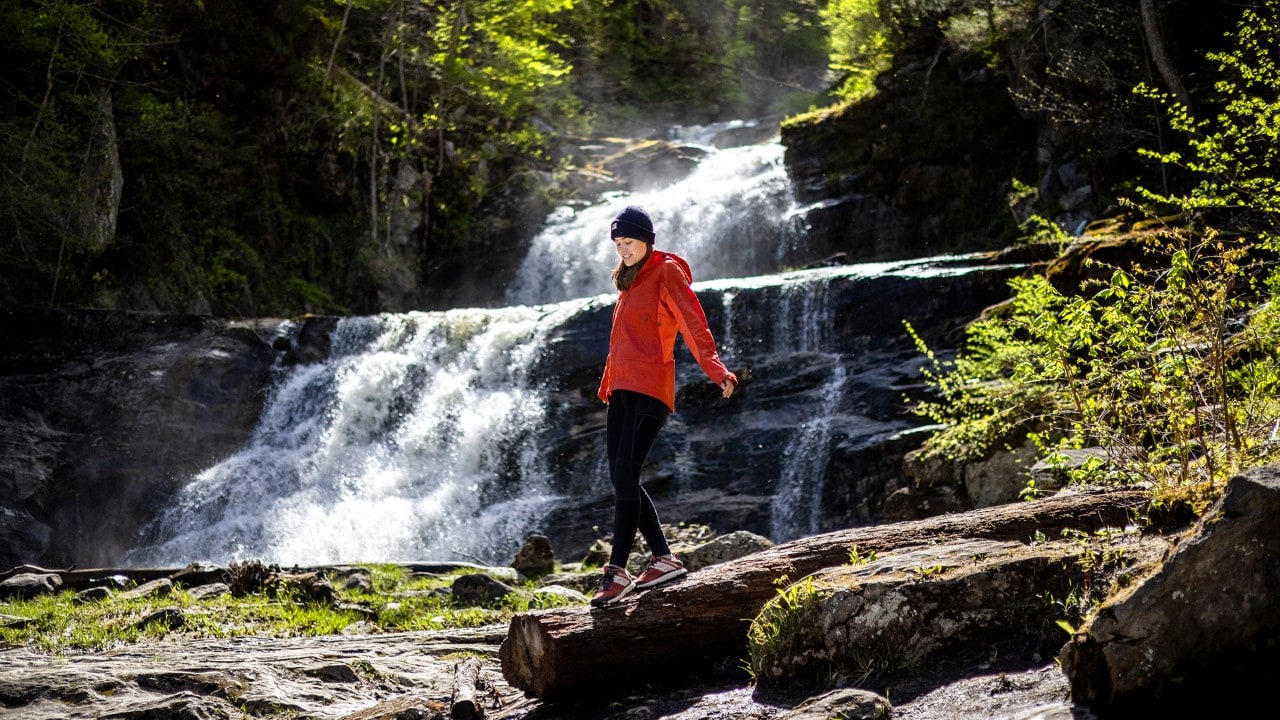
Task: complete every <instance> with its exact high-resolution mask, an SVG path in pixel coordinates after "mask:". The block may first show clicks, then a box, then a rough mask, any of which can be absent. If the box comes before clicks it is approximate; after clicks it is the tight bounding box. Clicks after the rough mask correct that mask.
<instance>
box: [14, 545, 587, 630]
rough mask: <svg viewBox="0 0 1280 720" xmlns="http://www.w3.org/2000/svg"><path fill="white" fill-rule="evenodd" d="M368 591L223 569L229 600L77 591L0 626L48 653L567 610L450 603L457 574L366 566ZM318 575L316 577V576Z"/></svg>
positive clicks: (453, 624) (476, 621) (514, 600)
mask: <svg viewBox="0 0 1280 720" xmlns="http://www.w3.org/2000/svg"><path fill="white" fill-rule="evenodd" d="M368 567H369V570H370V575H371V580H372V585H373V588H372V590H371V591H361V590H337V591H336V592H334V595H333V597H332V599H331V601H323V602H322V601H317V598H320V597H324V593H321V592H317V589H316V587H314V586H313V585H314V583H313V585H307V582H309V580H308V578H310V577H311V576H310V575H308V574H301V575H294V576H291V575H289V574H288V573H282V572H281V570H280V568H279V567H277V566H274V565H264V564H263V563H261V562H257V561H247V562H244V563H239V564H236V565H235V566H233V567H229V568H228V572H229V575H230V576H231V577H230V578H229V579H230V582H229V585H231V586H232V592H230V593H228V594H226V595H222V596H219V597H214V598H208V599H204V600H196V599H195V598H193V597H192V596H191V594H190V593H188V592H187V591H186V590H185V589H182V588H177V589H175V590H174V591H173V592H172V593H170V594H169V595H168V596H165V597H152V598H142V599H137V600H122V599H120V598H119V597H118V596H113V597H110V598H108V599H105V600H101V601H98V602H93V603H77V602H75V601H74V598H75V593H72V592H63V593H59V594H56V595H41V596H38V597H36V598H32V599H30V600H10V601H5V602H0V615H3V616H6V617H8V618H16V619H19V621H18V622H14V621H12V620H10V621H7V622H6V623H5V624H4V625H0V644H3V643H12V644H15V645H32V646H35V647H38V648H40V649H42V650H46V651H49V652H64V651H67V650H92V651H101V650H108V649H112V648H115V647H120V646H123V645H129V644H132V643H136V642H139V641H143V640H146V639H158V638H161V637H164V638H166V639H169V640H179V639H182V638H226V637H239V636H260V637H289V636H299V635H301V636H319V635H332V634H336V633H339V632H341V631H342V629H343V628H346V627H347V626H349V625H352V624H354V623H356V622H359V621H365V622H366V623H367V629H366V631H367V632H400V631H410V630H439V629H445V628H459V627H479V626H482V625H490V624H494V623H503V622H508V621H510V619H511V616H512V615H513V614H514V613H516V612H523V611H526V610H528V609H529V608H530V607H531V606H538V607H551V606H555V605H557V604H564V602H563V601H557V600H553V599H540V600H537V601H534V600H531V599H530V598H529V597H528V595H519V596H517V595H508V596H507V598H505V599H504V600H503V601H502V602H501V603H499V604H498V605H497V606H496V607H475V606H469V605H464V604H460V603H457V602H455V601H454V599H453V598H452V596H451V595H450V593H449V592H448V586H449V584H450V583H451V582H452V581H453V579H454V578H455V577H456V575H457V574H456V573H455V574H452V575H445V576H442V577H425V576H412V575H410V574H409V573H408V572H407V571H406V570H405V569H404V568H403V567H400V566H396V565H380V564H375V565H370V566H368ZM317 577H318V576H317ZM164 608H176V609H179V610H181V611H182V617H183V622H182V623H181V625H180V626H173V627H171V626H169V625H166V624H165V623H162V622H156V623H150V624H147V625H145V626H143V625H141V624H140V621H142V620H143V619H144V618H146V617H147V616H149V615H151V614H152V613H154V612H156V611H158V610H161V609H164Z"/></svg>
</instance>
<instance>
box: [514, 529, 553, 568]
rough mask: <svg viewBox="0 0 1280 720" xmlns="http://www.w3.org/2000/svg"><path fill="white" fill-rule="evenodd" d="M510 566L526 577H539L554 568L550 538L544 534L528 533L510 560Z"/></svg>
mask: <svg viewBox="0 0 1280 720" xmlns="http://www.w3.org/2000/svg"><path fill="white" fill-rule="evenodd" d="M511 567H513V568H515V569H516V570H517V571H518V572H520V573H523V574H524V575H526V576H528V577H541V576H543V575H546V574H547V573H549V572H551V571H553V570H555V569H556V554H555V552H554V551H553V550H552V548H551V539H550V538H548V537H547V536H545V535H530V536H529V539H528V540H525V541H524V546H523V547H521V548H520V551H519V552H517V553H516V557H515V559H514V560H512V561H511Z"/></svg>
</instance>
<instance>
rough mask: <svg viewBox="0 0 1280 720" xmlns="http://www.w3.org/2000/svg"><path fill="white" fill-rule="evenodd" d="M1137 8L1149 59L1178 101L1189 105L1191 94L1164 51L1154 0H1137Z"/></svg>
mask: <svg viewBox="0 0 1280 720" xmlns="http://www.w3.org/2000/svg"><path fill="white" fill-rule="evenodd" d="M1138 8H1139V10H1141V12H1142V31H1143V34H1144V35H1146V38H1147V47H1148V48H1149V49H1150V50H1151V61H1152V62H1154V63H1155V65H1156V71H1157V72H1159V73H1160V77H1161V78H1162V79H1163V80H1164V84H1165V86H1166V87H1168V88H1169V92H1171V93H1173V96H1174V97H1175V98H1177V99H1178V102H1180V103H1182V104H1183V105H1185V106H1187V107H1191V96H1190V95H1188V94H1187V90H1186V88H1184V87H1183V86H1182V78H1181V77H1179V76H1178V72H1177V71H1176V70H1174V69H1173V61H1172V60H1170V59H1169V53H1168V52H1167V51H1165V48H1164V34H1163V33H1161V32H1160V14H1159V13H1158V12H1156V4H1155V0H1138Z"/></svg>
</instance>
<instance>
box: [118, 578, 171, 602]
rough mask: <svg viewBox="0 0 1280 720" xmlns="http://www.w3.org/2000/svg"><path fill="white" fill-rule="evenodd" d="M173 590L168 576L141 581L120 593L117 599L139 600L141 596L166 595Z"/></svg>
mask: <svg viewBox="0 0 1280 720" xmlns="http://www.w3.org/2000/svg"><path fill="white" fill-rule="evenodd" d="M172 592H173V581H172V580H170V579H169V578H160V579H159V580H152V581H151V582H147V583H143V584H141V585H139V586H138V587H136V588H134V589H132V590H127V591H125V592H122V593H120V595H119V596H118V598H117V599H119V600H141V599H143V598H158V597H168V596H169V595H170V594H171V593H172Z"/></svg>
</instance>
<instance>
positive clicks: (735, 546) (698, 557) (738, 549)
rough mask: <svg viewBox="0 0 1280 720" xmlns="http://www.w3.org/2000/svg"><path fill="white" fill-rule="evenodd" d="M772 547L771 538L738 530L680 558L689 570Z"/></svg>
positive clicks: (700, 546)
mask: <svg viewBox="0 0 1280 720" xmlns="http://www.w3.org/2000/svg"><path fill="white" fill-rule="evenodd" d="M771 547H773V542H771V541H770V540H769V538H767V537H764V536H762V535H757V534H755V533H752V532H747V531H746V530H738V531H736V532H731V533H729V534H728V535H721V536H720V537H718V538H715V539H714V540H711V541H710V542H706V543H703V544H702V545H699V546H697V547H695V548H693V549H692V550H689V551H688V552H685V553H683V554H682V555H681V556H680V559H681V560H683V561H684V566H685V567H686V568H688V569H689V570H697V569H699V568H704V567H706V566H708V565H715V564H717V563H722V562H728V561H729V560H736V559H738V558H740V557H743V556H745V555H750V554H751V553H753V552H759V551H761V550H764V549H766V548H771Z"/></svg>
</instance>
